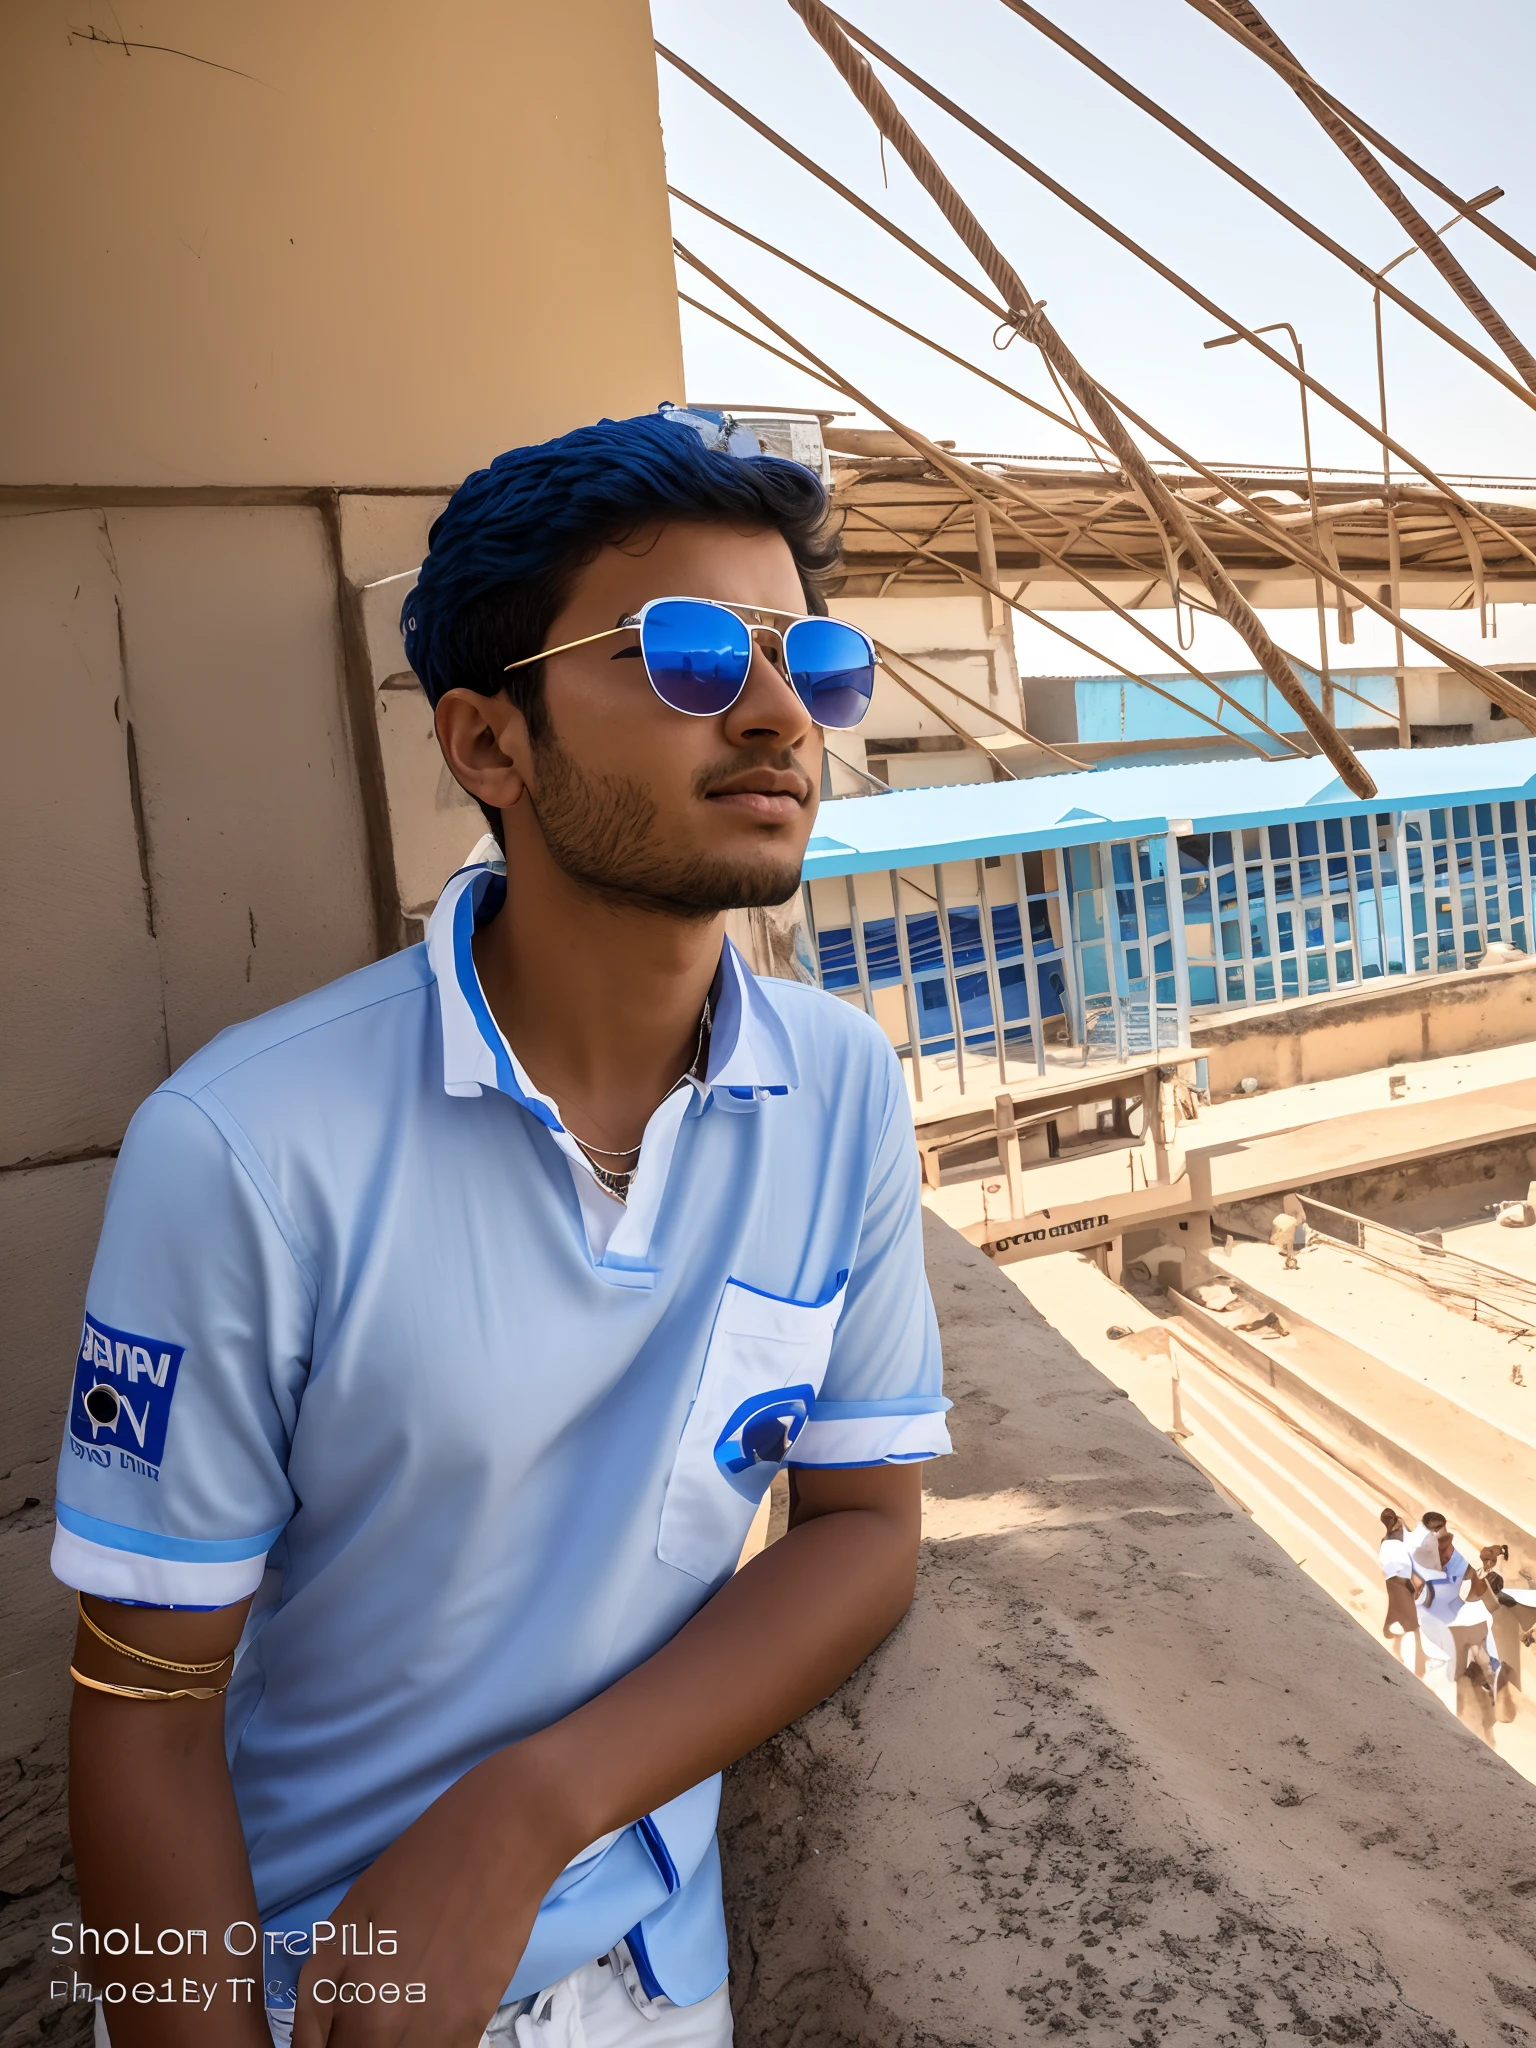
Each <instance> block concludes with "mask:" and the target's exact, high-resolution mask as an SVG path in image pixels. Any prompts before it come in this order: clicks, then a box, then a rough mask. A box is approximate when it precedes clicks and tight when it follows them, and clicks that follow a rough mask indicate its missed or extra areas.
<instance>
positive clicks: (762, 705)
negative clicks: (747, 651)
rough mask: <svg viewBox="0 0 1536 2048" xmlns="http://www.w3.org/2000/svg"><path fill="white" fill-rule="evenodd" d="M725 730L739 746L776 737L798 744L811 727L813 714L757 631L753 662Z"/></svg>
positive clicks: (786, 743)
mask: <svg viewBox="0 0 1536 2048" xmlns="http://www.w3.org/2000/svg"><path fill="white" fill-rule="evenodd" d="M725 725H726V733H727V735H728V737H729V738H730V739H731V741H732V742H733V743H734V744H735V745H737V746H740V745H741V744H743V743H744V742H745V741H748V740H764V739H771V740H776V741H777V742H778V743H779V745H780V746H784V747H797V746H799V745H800V744H801V742H802V741H803V740H804V739H805V737H806V735H807V734H808V733H809V732H810V730H811V714H810V713H809V711H807V710H806V708H805V705H804V703H803V702H802V701H801V698H800V695H799V693H798V692H797V691H796V689H795V686H794V685H793V683H791V682H790V680H789V678H788V676H786V675H785V673H784V671H783V670H782V669H781V668H780V667H779V666H778V665H777V663H776V662H774V661H773V660H772V659H771V658H770V656H769V654H768V651H767V649H766V648H765V647H764V646H763V643H762V641H761V640H759V639H758V638H757V636H756V635H755V634H754V636H753V640H752V666H751V667H750V668H749V669H748V670H747V680H746V682H745V684H744V685H743V687H742V692H741V695H740V696H739V697H738V698H737V699H736V702H735V703H734V704H733V705H732V706H731V708H730V710H729V711H728V712H727V713H726V714H725Z"/></svg>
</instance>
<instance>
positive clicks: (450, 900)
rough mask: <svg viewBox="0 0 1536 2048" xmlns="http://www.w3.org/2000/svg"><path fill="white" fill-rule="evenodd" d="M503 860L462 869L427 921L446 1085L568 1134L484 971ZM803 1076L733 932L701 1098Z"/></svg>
mask: <svg viewBox="0 0 1536 2048" xmlns="http://www.w3.org/2000/svg"><path fill="white" fill-rule="evenodd" d="M506 886H507V882H506V868H505V866H504V865H503V864H502V863H501V862H499V861H498V862H496V863H495V864H491V863H489V862H484V863H480V864H478V865H476V866H473V867H465V868H460V869H459V871H458V873H457V874H456V875H454V876H453V877H451V879H450V880H449V882H448V885H447V887H446V888H445V889H444V890H443V893H442V895H441V896H440V897H439V898H438V901H437V908H436V909H435V910H434V911H433V913H432V917H431V920H430V922H429V923H428V925H427V961H428V964H429V965H430V967H431V969H432V973H433V975H434V977H435V979H436V983H437V991H438V1007H439V1011H440V1014H441V1018H442V1027H443V1087H444V1089H445V1091H446V1092H447V1093H448V1094H449V1095H479V1094H480V1093H481V1092H482V1090H484V1089H486V1088H494V1089H497V1090H499V1091H500V1092H501V1093H502V1094H503V1095H509V1096H510V1097H511V1098H512V1100H513V1101H514V1102H517V1103H520V1104H521V1105H522V1107H523V1108H524V1109H526V1110H527V1111H528V1113H529V1115H530V1116H532V1117H534V1118H536V1119H537V1120H538V1122H540V1123H541V1124H543V1125H544V1126H545V1128H546V1129H547V1130H549V1131H551V1132H557V1133H558V1132H563V1129H564V1126H563V1125H562V1124H561V1121H560V1112H559V1109H558V1107H557V1106H556V1104H555V1103H554V1102H553V1101H552V1100H551V1098H550V1097H549V1096H547V1095H545V1094H544V1093H543V1092H542V1091H541V1090H540V1089H538V1088H537V1087H535V1085H534V1083H533V1082H532V1081H531V1080H530V1079H529V1078H528V1075H527V1073H526V1072H525V1071H524V1069H523V1067H522V1065H521V1063H520V1062H519V1060H518V1058H517V1055H516V1053H514V1052H513V1050H512V1048H511V1046H510V1045H509V1044H508V1043H507V1041H506V1038H505V1037H504V1036H503V1034H502V1031H501V1029H500V1027H499V1026H498V1024H497V1023H496V1020H495V1018H494V1017H493V1016H492V1015H491V1010H490V1005H489V1004H488V1003H487V1002H486V1000H485V995H484V992H483V990H482V989H481V987H480V977H479V976H478V974H477V973H476V972H475V961H474V953H473V950H472V948H473V940H474V935H475V927H476V925H477V924H481V923H484V922H485V920H486V919H487V918H489V917H492V916H494V915H495V913H496V911H497V910H498V909H499V908H500V907H501V903H502V900H503V897H504V894H505V891H506ZM799 1083H800V1072H799V1068H798V1066H797V1064H796V1061H795V1055H794V1049H793V1047H792V1046H791V1044H790V1041H789V1034H788V1033H787V1032H786V1031H785V1029H784V1026H783V1024H782V1023H781V1022H780V1021H779V1015H778V1012H777V1011H776V1010H775V1008H774V1006H773V1004H772V1003H771V1002H770V1001H769V1000H768V998H767V996H765V995H764V994H763V992H762V990H761V989H760V988H759V986H758V983H757V977H756V975H754V974H753V972H752V970H751V969H750V968H749V967H748V966H747V964H746V962H745V961H744V960H743V959H742V957H741V955H740V954H739V953H738V952H737V950H736V948H735V947H734V946H733V945H732V944H731V942H730V940H729V939H727V940H726V941H725V945H724V948H723V950H722V952H721V957H720V972H719V974H718V976H717V977H716V981H715V1007H714V1017H713V1020H712V1024H711V1029H710V1042H709V1065H708V1068H707V1070H706V1073H705V1077H704V1079H703V1081H702V1082H699V1081H695V1083H694V1087H695V1089H696V1091H697V1093H698V1097H699V1103H698V1106H699V1107H702V1106H703V1101H704V1099H706V1098H707V1097H709V1096H711V1095H713V1094H714V1093H715V1092H716V1091H722V1092H723V1093H725V1094H726V1095H728V1096H730V1097H731V1098H732V1099H733V1102H734V1103H745V1102H749V1101H756V1100H759V1099H761V1098H762V1097H763V1096H772V1095H787V1094H788V1093H789V1091H790V1089H792V1088H796V1087H798V1086H799Z"/></svg>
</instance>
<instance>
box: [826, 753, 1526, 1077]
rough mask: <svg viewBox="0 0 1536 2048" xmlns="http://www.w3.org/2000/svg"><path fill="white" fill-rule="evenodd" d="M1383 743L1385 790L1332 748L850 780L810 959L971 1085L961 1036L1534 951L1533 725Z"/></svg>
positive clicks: (1131, 1049)
mask: <svg viewBox="0 0 1536 2048" xmlns="http://www.w3.org/2000/svg"><path fill="white" fill-rule="evenodd" d="M1367 758H1368V760H1369V763H1370V766H1371V770H1372V773H1373V775H1374V776H1375V777H1376V779H1377V780H1378V782H1379V783H1380V791H1379V794H1378V795H1377V796H1376V797H1375V798H1374V799H1373V800H1372V801H1371V802H1369V803H1362V802H1361V801H1360V800H1359V799H1357V798H1355V797H1353V796H1351V795H1350V793H1349V791H1348V790H1346V789H1345V788H1344V786H1343V784H1342V783H1341V782H1340V781H1339V779H1338V777H1337V776H1336V775H1335V773H1334V771H1333V769H1332V768H1331V767H1330V765H1329V764H1328V762H1327V761H1325V760H1323V759H1321V758H1319V757H1315V756H1309V757H1306V758H1300V757H1292V758H1290V759H1287V760H1283V761H1257V760H1253V761H1221V762H1198V761H1195V762H1179V763H1173V764H1169V765H1157V766H1153V765H1147V766H1141V767H1131V768H1100V769H1096V770H1094V771H1091V772H1088V773H1084V774H1062V775H1052V776H1042V777H1037V778H1034V779H1032V780H1027V781H1018V782H1007V783H969V784H960V785H956V786H951V787H946V788H940V789H922V790H904V791H899V792H894V793H892V794H890V795H887V796H873V797H855V798H844V799H843V800H841V801H839V802H837V803H834V804H829V805H827V806H826V807H825V809H824V810H823V811H822V814H821V818H820V821H819V829H818V832H817V834H816V836H815V837H813V839H812V840H811V843H810V849H809V853H808V856H807V860H806V867H805V874H806V882H807V887H806V890H805V900H806V905H807V913H808V923H809V925H810V927H811V929H810V939H811V950H812V954H813V965H814V968H815V971H816V973H817V976H818V978H819V980H820V981H821V984H822V986H823V987H824V988H827V989H831V990H834V991H837V992H838V993H840V994H843V995H845V996H846V997H848V998H849V999H850V1000H853V1001H857V1002H861V1003H862V1004H863V1005H864V1007H865V1008H866V1009H868V1011H869V1012H870V1014H871V1015H872V1016H875V1017H877V1018H878V1019H879V1021H880V1022H881V1023H882V1025H883V1026H884V1027H885V1029H886V1031H887V1032H888V1034H889V1035H890V1036H891V1038H892V1040H893V1041H894V1042H895V1044H896V1045H897V1047H898V1049H899V1050H900V1051H901V1052H902V1054H903V1056H904V1057H906V1058H908V1059H909V1060H910V1059H911V1057H912V1054H913V1052H914V1049H916V1051H917V1053H918V1054H919V1056H920V1057H919V1059H918V1061H917V1063H916V1068H915V1076H914V1078H915V1080H916V1082H917V1084H918V1092H919V1093H920V1094H921V1092H922V1088H921V1084H922V1064H921V1062H922V1060H923V1059H926V1058H930V1057H931V1058H934V1059H936V1060H938V1061H939V1063H940V1065H941V1066H943V1067H949V1066H953V1067H955V1068H956V1069H957V1078H958V1080H959V1085H960V1087H961V1089H962V1091H963V1090H964V1088H965V1069H966V1062H967V1058H968V1057H969V1059H970V1061H971V1062H972V1065H973V1067H974V1066H975V1065H976V1063H977V1062H992V1061H997V1060H998V1059H999V1055H1000V1054H1001V1055H1002V1056H1003V1058H1004V1059H1007V1058H1014V1057H1017V1058H1022V1059H1023V1060H1025V1061H1027V1062H1032V1063H1033V1064H1034V1065H1035V1066H1036V1067H1037V1069H1039V1070H1040V1071H1043V1070H1044V1061H1045V1046H1046V1044H1047V1042H1048V1041H1056V1042H1064V1043H1065V1044H1067V1045H1080V1046H1083V1047H1084V1048H1085V1053H1086V1052H1087V1051H1089V1050H1093V1049H1099V1050H1102V1051H1104V1052H1106V1053H1107V1052H1114V1053H1117V1054H1118V1055H1119V1056H1120V1057H1122V1058H1124V1057H1129V1056H1133V1055H1135V1054H1136V1053H1138V1052H1142V1051H1146V1050H1149V1049H1150V1048H1151V1047H1153V1046H1154V1045H1158V1046H1161V1045H1167V1046H1175V1045H1187V1044H1188V1042H1189V1023H1190V1019H1191V1017H1193V1016H1197V1015H1202V1014H1214V1013H1217V1012H1221V1011H1231V1010H1238V1009H1245V1008H1249V1007H1252V1006H1262V1005H1267V1004H1274V1003H1289V1002H1299V1001H1302V1000H1305V999H1308V998H1317V997H1326V996H1329V995H1332V994H1334V993H1337V992H1341V991H1350V990H1356V989H1360V988H1362V987H1368V986H1369V985H1370V984H1371V983H1372V982H1380V981H1385V980H1387V979H1389V978H1391V977H1393V976H1399V977H1410V976H1422V975H1432V974H1452V973H1459V972H1462V971H1464V970H1465V969H1467V968H1471V967H1475V966H1477V965H1478V964H1479V963H1480V962H1481V961H1482V959H1483V958H1484V955H1485V953H1486V950H1487V948H1488V947H1489V946H1490V945H1493V944H1496V943H1497V944H1500V945H1503V946H1509V947H1513V948H1516V949H1518V950H1519V951H1521V952H1525V951H1528V950H1529V937H1528V931H1529V926H1528V915H1527V889H1528V887H1529V879H1528V878H1529V877H1530V875H1531V874H1532V872H1533V871H1536V740H1533V739H1523V740H1517V741H1507V742H1500V743H1498V744H1494V745H1482V746H1469V747H1439V748H1430V749H1423V750H1414V751H1404V750H1383V751H1379V752H1374V753H1372V754H1370V755H1369V756H1368V757H1367ZM999 1029H1001V1032H1002V1040H1003V1042H1002V1045H1001V1047H1000V1046H999V1043H998V1032H999ZM994 1071H999V1069H994Z"/></svg>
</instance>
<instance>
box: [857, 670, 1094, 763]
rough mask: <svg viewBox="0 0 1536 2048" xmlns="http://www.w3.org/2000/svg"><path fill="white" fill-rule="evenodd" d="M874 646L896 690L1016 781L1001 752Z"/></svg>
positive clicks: (934, 678)
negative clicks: (978, 736) (925, 691)
mask: <svg viewBox="0 0 1536 2048" xmlns="http://www.w3.org/2000/svg"><path fill="white" fill-rule="evenodd" d="M874 646H875V653H876V655H877V656H878V657H879V661H880V666H881V667H882V668H883V669H884V670H885V672H886V674H887V675H888V676H889V677H890V679H891V681H892V682H893V683H894V684H895V685H896V687H897V689H898V690H905V691H906V693H907V695H908V696H909V697H915V698H916V699H917V701H918V703H919V704H921V705H922V707H923V709H924V710H925V711H931V712H932V713H933V715H934V717H935V718H941V719H942V720H943V721H944V723H945V724H946V725H947V726H948V727H949V729H950V731H951V732H952V733H955V734H956V735H957V736H958V737H959V738H960V739H962V740H964V741H965V743H966V745H967V746H968V747H976V748H978V749H979V750H980V751H981V752H982V753H983V754H985V755H986V757H987V759H988V760H989V761H990V762H992V763H993V765H994V766H995V767H998V768H1001V769H1002V771H1003V776H1004V779H1005V780H1006V781H1008V782H1017V781H1018V779H1019V778H1018V776H1017V775H1015V774H1014V772H1013V770H1012V769H1011V768H1010V767H1009V766H1008V763H1007V762H1006V761H1005V760H1004V759H1003V757H1002V756H1001V754H999V753H997V752H996V751H995V750H994V749H993V748H991V747H989V746H988V745H987V743H986V741H985V740H979V739H977V737H976V735H975V733H973V732H967V731H966V729H965V727H964V726H963V725H961V724H960V723H959V722H958V721H957V720H956V719H953V718H951V717H950V715H949V713H948V712H947V711H946V710H945V709H944V707H943V705H942V704H935V703H933V702H932V700H931V699H930V698H927V697H925V696H924V695H923V693H922V691H921V690H920V689H918V688H917V686H916V684H915V683H909V682H908V681H907V679H906V677H905V676H899V675H897V673H896V671H895V669H893V668H892V667H891V664H890V659H889V656H890V653H891V650H890V649H889V648H883V647H882V646H881V644H880V642H879V641H878V640H877V641H876V642H875V643H874ZM896 658H897V660H899V661H904V660H905V659H906V657H905V655H898V656H897V657H896ZM912 666H913V667H914V668H917V663H916V662H915V661H914V662H913V664H912ZM918 672H919V674H921V675H927V673H928V671H927V670H926V669H921V670H919V671H918ZM930 680H931V681H933V682H938V680H939V678H938V677H937V676H933V677H931V678H930ZM950 687H951V686H950V685H949V684H948V683H945V684H944V688H945V689H946V690H947V689H949V688H950ZM959 694H960V693H959V691H958V690H957V691H956V692H955V695H956V696H958V695H959ZM1072 766H1073V767H1074V768H1080V767H1081V766H1082V763H1081V762H1080V761H1074V762H1073V763H1072Z"/></svg>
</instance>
